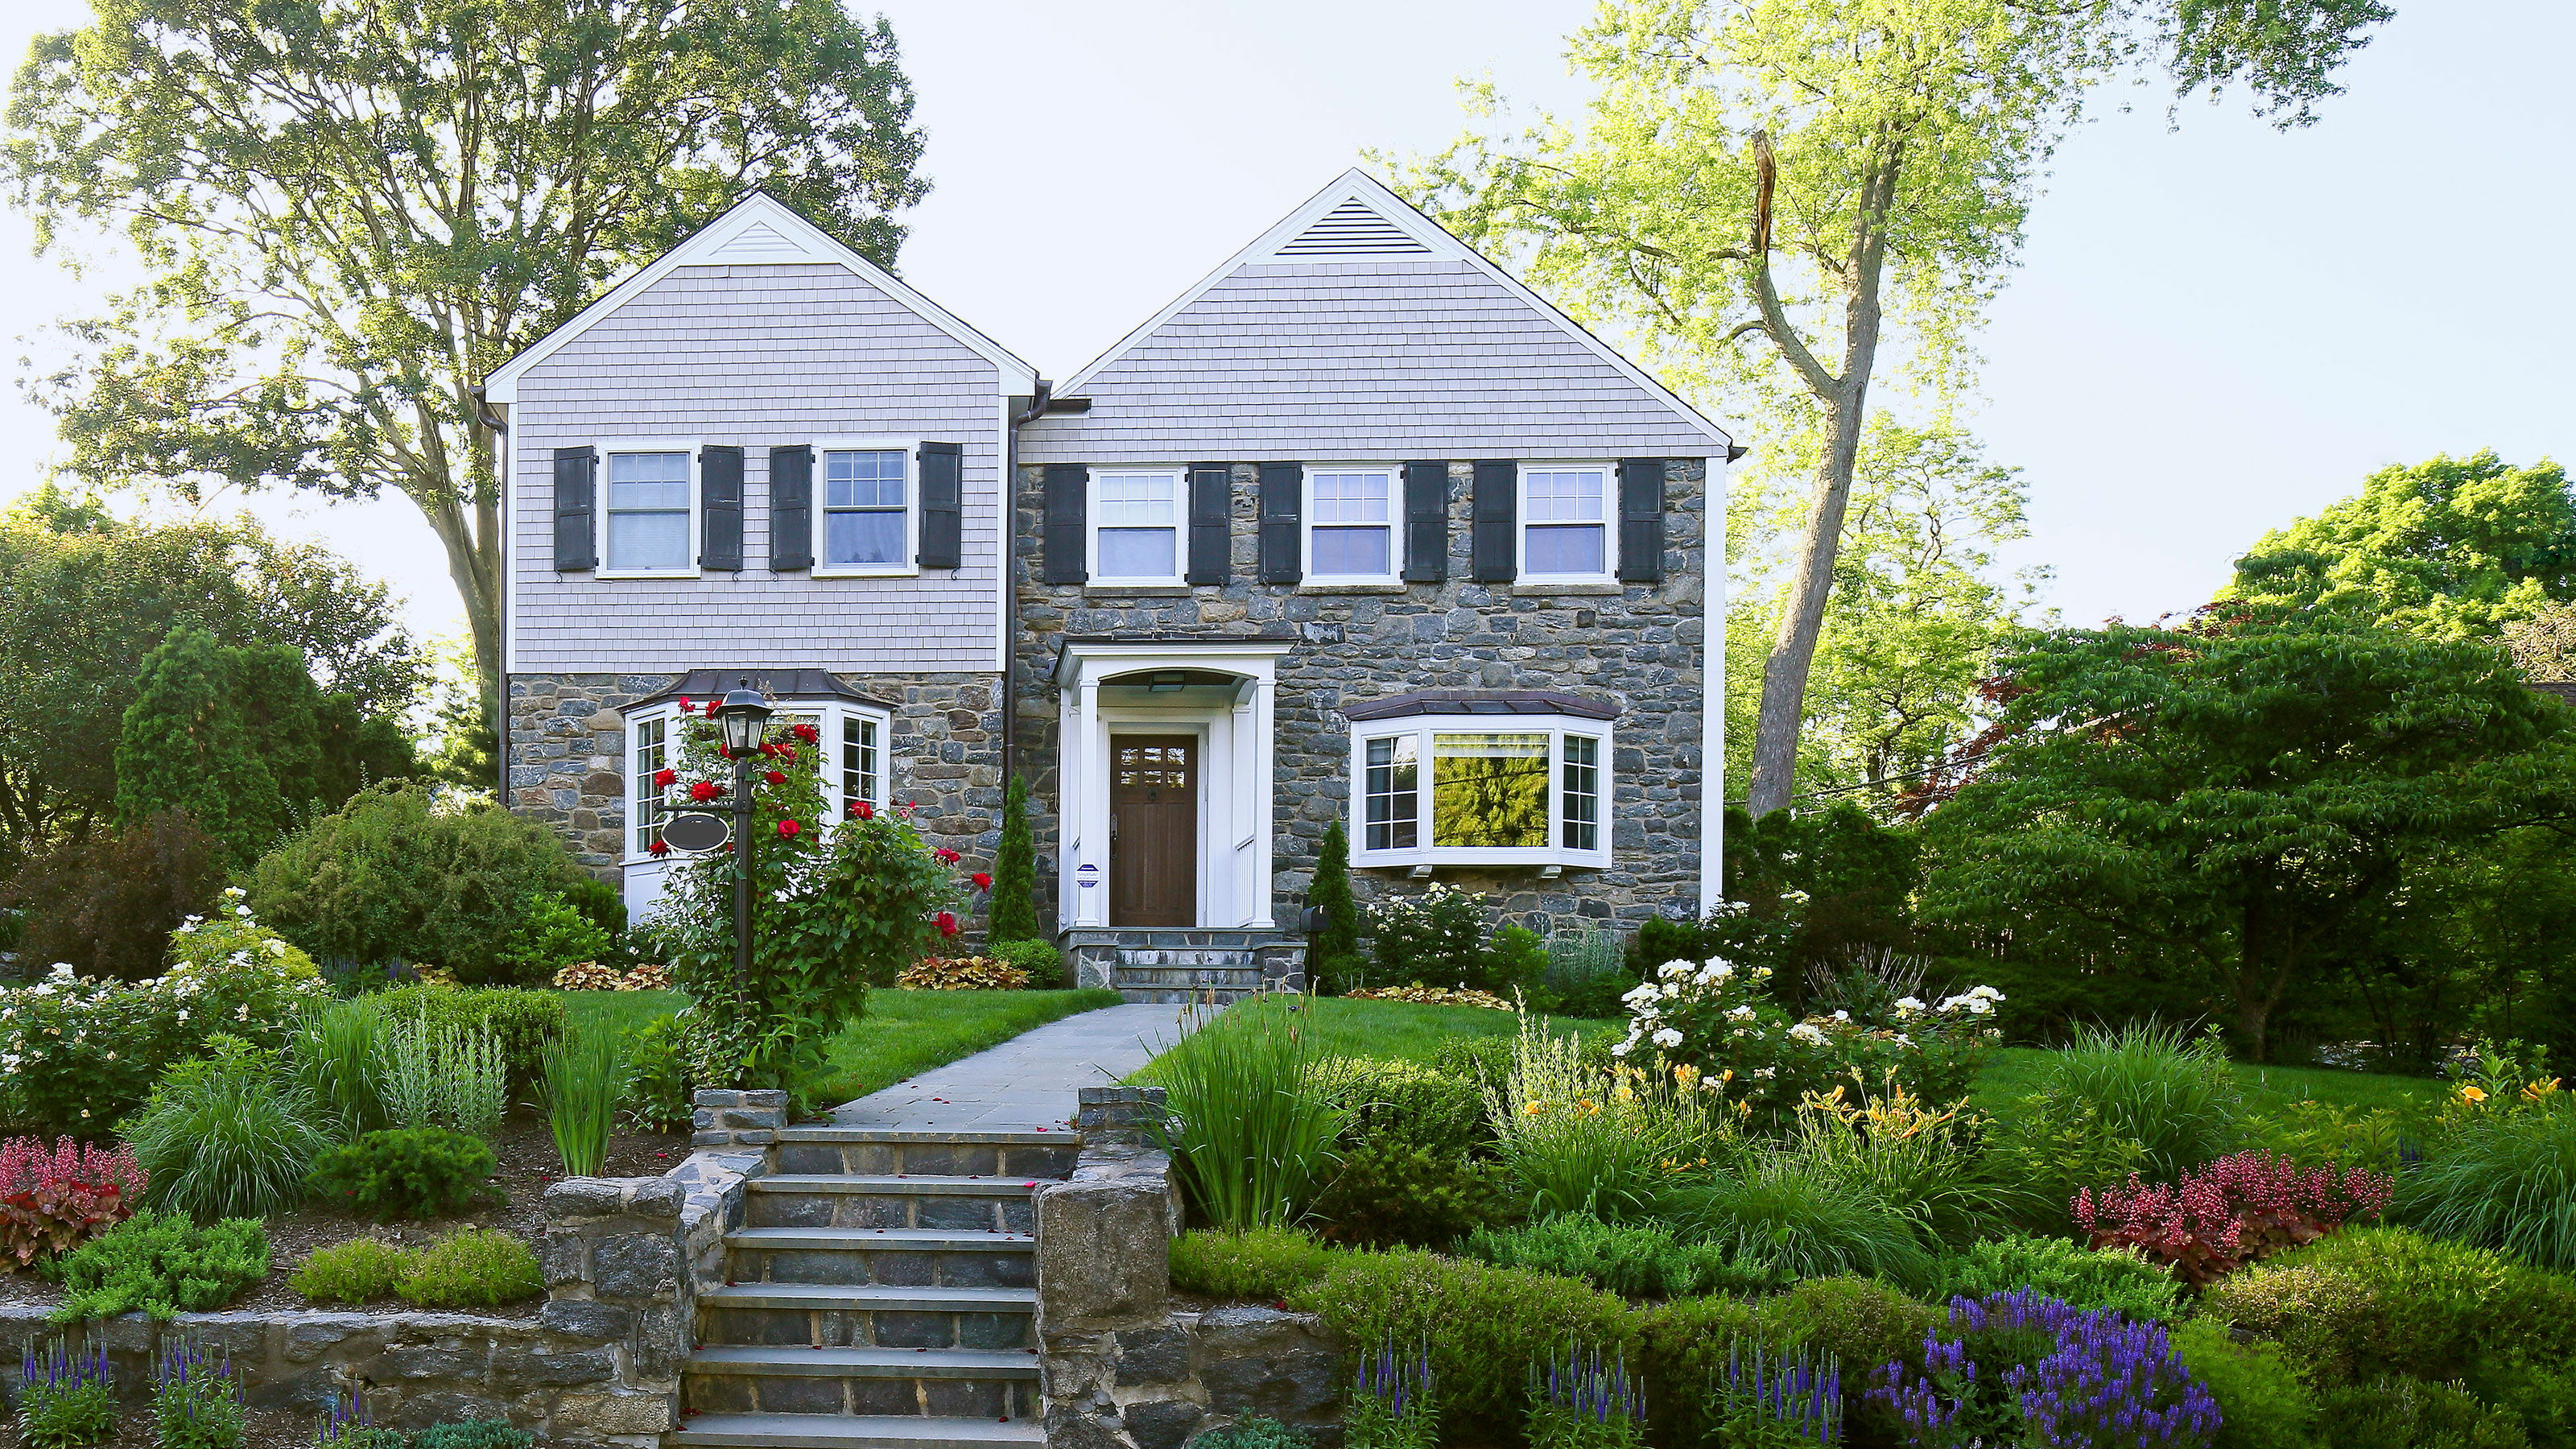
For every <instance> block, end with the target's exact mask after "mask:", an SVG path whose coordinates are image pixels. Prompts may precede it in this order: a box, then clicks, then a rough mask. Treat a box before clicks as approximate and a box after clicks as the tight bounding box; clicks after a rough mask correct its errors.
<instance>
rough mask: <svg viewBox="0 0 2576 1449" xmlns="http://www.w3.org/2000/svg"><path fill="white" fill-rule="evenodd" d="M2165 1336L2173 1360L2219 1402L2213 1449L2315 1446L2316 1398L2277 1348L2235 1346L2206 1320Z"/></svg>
mask: <svg viewBox="0 0 2576 1449" xmlns="http://www.w3.org/2000/svg"><path fill="white" fill-rule="evenodd" d="M2169 1332H2170V1334H2171V1337H2172V1343H2173V1352H2174V1357H2176V1358H2178V1359H2180V1360H2182V1364H2183V1366H2184V1367H2185V1368H2188V1369H2190V1370H2191V1374H2192V1377H2194V1378H2196V1379H2198V1380H2200V1381H2201V1382H2202V1383H2204V1384H2207V1385H2209V1392H2210V1394H2211V1395H2212V1396H2213V1397H2215V1398H2216V1399H2217V1400H2218V1412H2219V1414H2220V1416H2221V1422H2220V1424H2219V1426H2218V1437H2217V1438H2216V1439H2215V1440H2213V1441H2211V1449H2305V1446H2307V1445H2311V1444H2314V1443H2315V1442H2316V1426H2317V1400H2316V1395H2315V1394H2314V1393H2313V1392H2311V1391H2310V1390H2309V1388H2308V1386H2307V1384H2306V1383H2304V1382H2302V1381H2301V1379H2300V1378H2299V1373H2298V1369H2297V1367H2296V1366H2295V1365H2294V1364H2293V1363H2292V1362H2291V1361H2290V1356H2289V1355H2287V1354H2285V1353H2283V1352H2282V1351H2281V1349H2280V1347H2279V1346H2278V1345H2277V1344H2269V1343H2250V1344H2248V1343H2238V1342H2236V1341H2235V1340H2234V1339H2233V1338H2230V1337H2229V1336H2228V1334H2227V1330H2226V1329H2225V1328H2224V1327H2222V1326H2221V1325H2219V1324H2216V1323H2212V1322H2210V1321H2209V1320H2207V1319H2195V1320H2193V1321H2191V1322H2189V1323H2181V1324H2176V1325H2174V1326H2173V1327H2172V1328H2171V1329H2170V1330H2169Z"/></svg>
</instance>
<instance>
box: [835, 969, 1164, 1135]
mask: <svg viewBox="0 0 2576 1449" xmlns="http://www.w3.org/2000/svg"><path fill="white" fill-rule="evenodd" d="M1118 1001H1119V996H1118V993H1117V992H1115V991H871V992H869V993H868V1014H867V1015H866V1016H865V1017H863V1018H861V1019H859V1020H858V1021H855V1022H852V1023H851V1024H850V1025H849V1027H848V1029H847V1030H844V1031H843V1032H842V1033H841V1034H840V1035H839V1036H838V1037H836V1038H834V1039H833V1042H832V1047H831V1052H830V1057H831V1061H830V1065H829V1066H828V1067H827V1068H826V1070H825V1073H824V1076H823V1077H822V1079H821V1080H820V1081H819V1082H817V1083H816V1084H815V1085H814V1088H813V1099H814V1100H815V1101H816V1102H817V1103H821V1104H824V1105H827V1106H828V1105H835V1104H838V1103H841V1102H846V1101H849V1100H850V1099H851V1098H853V1097H864V1096H866V1095H867V1094H868V1093H870V1092H874V1091H878V1090H880V1089H882V1088H885V1087H891V1086H893V1085H894V1084H895V1083H897V1082H900V1081H902V1080H903V1079H904V1078H906V1077H909V1076H911V1075H912V1074H914V1073H915V1072H926V1071H928V1070H930V1069H931V1068H932V1067H935V1066H939V1065H942V1064H944V1063H947V1062H953V1061H955V1060H957V1059H958V1058H959V1057H963V1056H971V1055H973V1054H974V1053H976V1052H980V1051H982V1050H983V1049H984V1048H986V1047H990V1046H999V1045H1001V1044H1002V1043H1003V1042H1006V1041H1009V1040H1010V1039H1011V1038H1013V1037H1015V1036H1018V1035H1019V1034H1020V1033H1021V1032H1024V1031H1027V1030H1028V1029H1029V1028H1031V1027H1037V1026H1044V1025H1046V1024H1047V1023H1048V1022H1050V1021H1054V1020H1056V1019H1058V1018H1060V1017H1067V1016H1071V1015H1073V1014H1074V1013H1075V1012H1077V1011H1090V1010H1093V1009H1095V1008H1098V1007H1103V1006H1116V1005H1117V1004H1118Z"/></svg>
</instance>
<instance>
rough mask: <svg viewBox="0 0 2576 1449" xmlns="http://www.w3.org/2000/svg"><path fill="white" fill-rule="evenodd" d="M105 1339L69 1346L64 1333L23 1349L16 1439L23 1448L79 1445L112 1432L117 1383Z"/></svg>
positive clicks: (96, 1441)
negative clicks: (50, 1340)
mask: <svg viewBox="0 0 2576 1449" xmlns="http://www.w3.org/2000/svg"><path fill="white" fill-rule="evenodd" d="M109 1369H110V1364H109V1361H108V1357H107V1346H106V1344H105V1343H103V1342H100V1341H98V1340H96V1339H92V1340H91V1341H90V1342H89V1343H88V1344H86V1345H84V1346H83V1347H81V1348H79V1349H74V1348H73V1347H72V1346H71V1343H70V1342H69V1341H68V1340H67V1339H61V1338H57V1339H55V1340H54V1341H53V1342H51V1343H47V1344H44V1345H41V1346H34V1347H31V1348H30V1349H29V1350H28V1353H27V1358H26V1362H25V1364H24V1366H23V1372H22V1375H21V1378H20V1381H19V1387H18V1421H17V1422H18V1442H19V1443H20V1444H22V1445H26V1446H28V1449H83V1446H86V1445H91V1444H104V1443H106V1442H107V1441H108V1440H110V1439H112V1438H114V1437H116V1388H115V1386H114V1385H113V1384H112V1383H110V1382H109V1377H108V1376H109Z"/></svg>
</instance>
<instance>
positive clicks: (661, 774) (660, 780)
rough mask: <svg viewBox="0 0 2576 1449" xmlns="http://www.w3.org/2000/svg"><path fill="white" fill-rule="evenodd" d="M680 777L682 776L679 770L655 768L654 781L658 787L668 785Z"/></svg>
mask: <svg viewBox="0 0 2576 1449" xmlns="http://www.w3.org/2000/svg"><path fill="white" fill-rule="evenodd" d="M678 778H680V772H679V771H677V770H655V771H654V772H653V783H654V785H655V786H656V787H667V786H669V785H670V783H671V782H672V781H674V780H676V779H678Z"/></svg>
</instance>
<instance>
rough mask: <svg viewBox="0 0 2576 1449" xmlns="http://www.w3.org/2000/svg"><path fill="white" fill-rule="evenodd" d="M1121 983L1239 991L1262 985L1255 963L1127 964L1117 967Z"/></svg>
mask: <svg viewBox="0 0 2576 1449" xmlns="http://www.w3.org/2000/svg"><path fill="white" fill-rule="evenodd" d="M1118 984H1119V985H1121V986H1219V987H1232V988H1234V989H1235V990H1238V991H1257V990H1259V989H1260V987H1261V968H1260V967H1258V966H1232V967H1216V966H1129V965H1126V964H1124V963H1123V962H1122V963H1121V964H1120V965H1119V967H1118Z"/></svg>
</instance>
